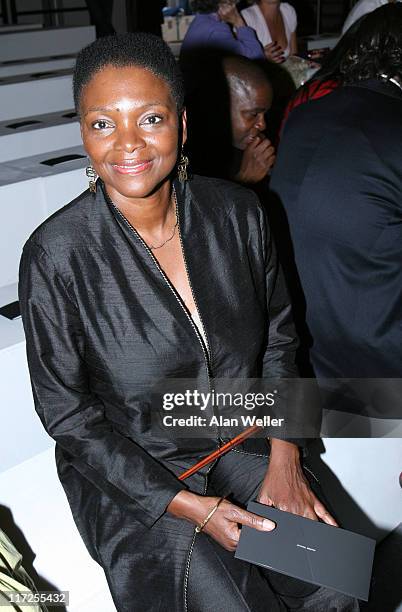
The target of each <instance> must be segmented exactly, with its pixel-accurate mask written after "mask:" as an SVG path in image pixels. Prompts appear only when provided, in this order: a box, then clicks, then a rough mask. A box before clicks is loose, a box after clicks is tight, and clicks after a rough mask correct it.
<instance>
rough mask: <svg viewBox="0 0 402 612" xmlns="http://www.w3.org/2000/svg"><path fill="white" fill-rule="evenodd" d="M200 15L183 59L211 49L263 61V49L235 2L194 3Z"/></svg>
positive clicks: (210, 0) (186, 42) (204, 0)
mask: <svg viewBox="0 0 402 612" xmlns="http://www.w3.org/2000/svg"><path fill="white" fill-rule="evenodd" d="M192 8H193V10H194V11H195V12H196V13H197V15H196V16H195V18H194V19H193V21H192V22H191V24H190V27H189V29H188V30H187V33H186V36H185V37H184V40H183V44H182V47H181V58H183V57H185V56H186V55H188V54H189V53H192V52H194V50H196V51H197V52H205V51H208V49H210V50H212V51H220V52H222V51H223V52H226V53H236V54H238V55H244V56H245V57H249V58H250V59H262V58H263V57H264V52H263V49H262V47H261V45H260V43H259V42H258V40H257V38H256V35H255V32H254V31H253V30H252V29H251V28H249V27H247V24H246V23H245V21H244V19H243V17H242V16H241V15H240V14H239V12H238V10H237V8H236V2H235V1H234V0H194V1H193V2H192Z"/></svg>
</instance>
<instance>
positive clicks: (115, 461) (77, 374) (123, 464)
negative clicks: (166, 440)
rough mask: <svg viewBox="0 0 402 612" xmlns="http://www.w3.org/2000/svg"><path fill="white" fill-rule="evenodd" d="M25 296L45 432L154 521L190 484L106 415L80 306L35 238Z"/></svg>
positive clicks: (98, 481)
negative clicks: (88, 358) (94, 386)
mask: <svg viewBox="0 0 402 612" xmlns="http://www.w3.org/2000/svg"><path fill="white" fill-rule="evenodd" d="M19 294H20V296H19V297H20V305H21V313H22V319H23V324H24V329H25V335H26V343H27V357H28V365H29V371H30V375H31V384H32V390H33V396H34V402H35V408H36V411H37V413H38V415H39V417H40V419H41V421H42V423H43V425H44V427H45V429H46V431H47V433H48V434H49V435H50V436H51V437H52V438H53V439H54V440H55V441H56V443H57V444H58V445H59V446H60V448H61V449H62V450H63V452H64V453H67V454H68V457H69V460H70V462H71V463H72V464H73V465H74V467H75V468H76V469H77V470H78V471H79V472H80V473H81V474H83V476H85V477H86V478H87V479H89V480H90V481H91V482H92V483H93V484H94V485H95V486H97V487H98V488H99V489H101V490H103V491H104V492H106V493H107V494H108V495H109V496H110V497H112V498H114V499H115V500H116V501H117V502H118V503H122V502H123V503H126V504H127V506H128V507H130V509H131V510H132V511H133V512H134V515H135V516H136V518H138V520H139V521H140V522H142V523H143V524H145V525H146V526H149V527H150V526H152V525H153V523H154V522H155V521H156V520H157V519H158V518H159V517H160V516H161V515H162V514H163V513H164V511H165V510H166V507H167V506H168V504H169V503H170V501H171V500H172V499H173V497H174V496H175V495H176V494H177V493H178V492H179V491H181V490H182V489H185V488H186V487H185V486H184V485H183V484H182V483H181V482H180V481H179V480H178V479H177V478H176V477H175V476H174V475H173V474H172V473H171V472H170V471H169V470H167V469H166V468H165V467H164V466H162V465H161V464H160V463H159V462H158V461H156V460H155V459H153V458H152V456H151V455H149V453H147V452H146V451H145V450H144V449H143V448H142V447H141V446H140V445H138V444H136V443H135V442H133V441H132V440H130V439H128V438H126V437H124V436H123V435H121V434H120V433H119V432H116V431H115V430H114V429H113V427H112V424H111V422H110V421H108V420H107V419H106V418H105V414H104V407H103V405H102V401H101V400H100V398H98V397H96V396H95V395H94V394H93V393H92V392H91V389H90V384H89V376H90V374H89V372H88V369H87V367H86V365H85V357H84V348H85V339H84V332H83V329H82V326H81V323H80V316H79V312H78V308H77V305H76V303H75V301H74V299H73V297H72V295H71V294H70V291H69V289H68V283H66V282H65V281H64V280H63V278H62V277H61V275H60V274H59V273H58V271H57V270H56V268H55V266H54V265H53V263H52V261H51V259H50V257H49V255H48V254H47V253H46V252H45V250H44V249H43V248H42V246H40V245H38V244H35V243H32V239H31V241H29V242H28V243H27V245H26V246H25V248H24V252H23V255H22V260H21V265H20V284H19Z"/></svg>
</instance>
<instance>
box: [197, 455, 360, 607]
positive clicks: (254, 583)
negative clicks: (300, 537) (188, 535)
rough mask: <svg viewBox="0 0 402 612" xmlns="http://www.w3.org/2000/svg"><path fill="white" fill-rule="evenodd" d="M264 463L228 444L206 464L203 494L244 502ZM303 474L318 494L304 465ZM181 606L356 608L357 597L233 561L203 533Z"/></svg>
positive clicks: (254, 487) (259, 457) (257, 482)
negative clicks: (216, 458)
mask: <svg viewBox="0 0 402 612" xmlns="http://www.w3.org/2000/svg"><path fill="white" fill-rule="evenodd" d="M267 465H268V457H267V456H264V455H256V454H249V453H244V452H242V451H238V450H236V449H234V450H232V451H230V452H229V453H228V454H226V455H225V456H224V457H222V458H221V459H219V461H218V462H217V464H216V465H215V466H214V468H213V469H212V470H211V473H210V476H209V488H208V491H207V494H209V495H219V496H226V497H228V498H229V499H230V500H231V501H233V502H234V503H237V504H239V505H241V506H245V505H246V504H247V502H248V501H249V500H250V499H253V498H255V497H256V495H257V493H258V489H259V487H260V484H261V481H262V479H263V477H264V474H265V472H266V469H267ZM306 476H307V477H308V478H309V480H310V483H311V486H312V488H313V489H314V490H315V492H316V494H317V496H319V497H320V498H321V499H322V495H321V494H320V490H319V485H318V483H317V482H316V481H315V479H314V476H313V475H312V474H311V473H309V471H308V469H306ZM186 606H187V610H188V612H206V611H208V610H214V612H227V611H229V610H230V612H246V611H247V612H277V611H278V612H282V611H285V610H298V611H306V612H307V611H309V612H310V611H311V612H357V611H358V610H359V604H358V602H357V601H356V600H355V599H353V598H351V597H348V596H346V595H342V594H340V593H337V592H335V591H332V590H330V589H326V588H323V587H321V588H319V587H316V586H313V585H311V584H308V583H305V582H302V581H300V580H296V579H294V578H289V577H287V576H283V575H281V574H278V573H276V572H273V571H270V570H266V569H263V568H257V567H256V566H253V565H250V564H249V563H245V562H242V561H239V560H238V559H235V558H234V555H233V553H231V552H228V551H226V550H224V549H223V548H222V547H221V546H220V545H219V544H217V543H216V542H215V541H214V540H212V538H210V537H209V536H208V535H206V534H203V533H201V534H199V535H198V536H197V538H196V539H195V542H194V547H193V550H192V554H191V558H190V564H189V579H188V593H187V597H186Z"/></svg>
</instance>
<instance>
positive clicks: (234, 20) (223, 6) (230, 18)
mask: <svg viewBox="0 0 402 612" xmlns="http://www.w3.org/2000/svg"><path fill="white" fill-rule="evenodd" d="M218 16H219V18H220V20H221V21H225V22H226V23H228V24H230V25H232V26H233V27H235V28H241V27H243V26H245V25H246V23H245V21H244V19H243V17H242V16H241V15H240V13H239V11H238V10H237V8H236V2H233V0H223V1H222V2H220V3H219V8H218Z"/></svg>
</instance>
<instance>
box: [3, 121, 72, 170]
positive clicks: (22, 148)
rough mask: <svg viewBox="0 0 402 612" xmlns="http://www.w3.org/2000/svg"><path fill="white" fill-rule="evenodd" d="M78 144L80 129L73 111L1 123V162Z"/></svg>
mask: <svg viewBox="0 0 402 612" xmlns="http://www.w3.org/2000/svg"><path fill="white" fill-rule="evenodd" d="M79 144H81V134H80V127H79V122H78V118H77V115H76V113H75V112H74V111H73V110H72V109H70V110H64V111H61V112H60V111H59V112H57V113H47V114H45V115H34V116H32V117H23V118H22V119H21V118H20V119H14V120H9V119H8V120H7V121H3V122H1V123H0V163H2V162H7V161H10V160H13V159H18V158H21V157H28V156H30V155H38V154H41V153H45V152H47V151H54V150H56V149H59V148H62V147H63V148H65V147H73V146H77V145H79Z"/></svg>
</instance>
